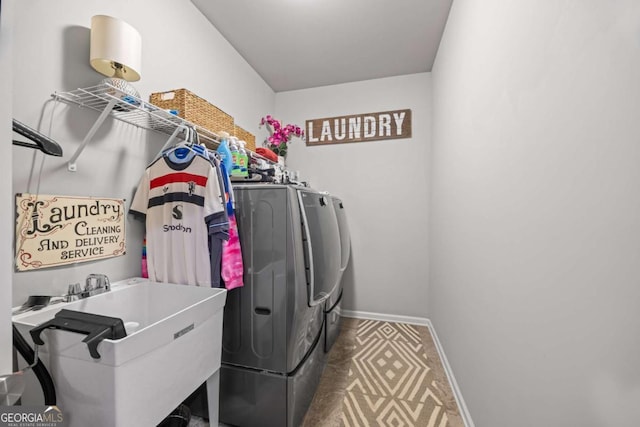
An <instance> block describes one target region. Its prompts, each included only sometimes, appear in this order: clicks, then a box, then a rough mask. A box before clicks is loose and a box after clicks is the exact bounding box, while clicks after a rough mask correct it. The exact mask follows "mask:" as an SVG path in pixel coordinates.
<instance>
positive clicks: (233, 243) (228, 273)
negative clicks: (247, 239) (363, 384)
mask: <svg viewBox="0 0 640 427" xmlns="http://www.w3.org/2000/svg"><path fill="white" fill-rule="evenodd" d="M243 271H244V266H243V263H242V249H241V247H240V235H239V234H238V224H237V222H236V216H235V214H231V215H229V240H226V241H223V242H222V271H221V275H222V280H224V287H225V288H227V290H231V289H235V288H239V287H241V286H244V283H243Z"/></svg>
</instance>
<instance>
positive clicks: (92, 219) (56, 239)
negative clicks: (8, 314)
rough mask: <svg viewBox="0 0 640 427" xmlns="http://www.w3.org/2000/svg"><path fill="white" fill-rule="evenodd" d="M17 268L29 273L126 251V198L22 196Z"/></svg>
mask: <svg viewBox="0 0 640 427" xmlns="http://www.w3.org/2000/svg"><path fill="white" fill-rule="evenodd" d="M16 211H17V222H16V246H15V247H16V269H17V270H18V271H29V270H35V269H39V268H47V267H57V266H60V265H65V264H73V263H77V262H84V261H93V260H97V259H102V258H110V257H115V256H119V255H123V254H124V253H125V247H126V244H125V233H124V223H125V221H124V214H125V211H124V200H122V199H103V198H94V197H71V196H49V195H42V194H27V193H22V194H17V195H16Z"/></svg>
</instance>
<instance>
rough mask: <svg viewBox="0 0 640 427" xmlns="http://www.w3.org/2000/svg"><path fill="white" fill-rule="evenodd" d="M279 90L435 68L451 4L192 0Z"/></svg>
mask: <svg viewBox="0 0 640 427" xmlns="http://www.w3.org/2000/svg"><path fill="white" fill-rule="evenodd" d="M191 1H192V2H193V3H194V4H195V5H196V7H197V8H198V9H200V11H202V13H203V14H204V15H205V16H206V17H207V19H208V20H209V21H210V22H211V23H212V24H213V25H214V26H215V27H216V28H217V29H218V31H220V33H222V35H223V36H224V37H225V38H226V39H227V40H228V41H229V43H231V45H232V46H233V47H234V48H235V49H236V50H237V51H238V52H239V53H240V55H242V56H243V57H244V59H245V60H246V61H247V62H248V63H249V64H250V65H251V66H252V67H253V68H254V69H255V70H256V72H257V73H258V74H260V76H261V77H262V78H263V79H264V80H265V81H266V82H267V84H268V85H269V86H271V88H272V89H273V90H274V91H275V92H283V91H288V90H296V89H306V88H311V87H317V86H326V85H333V84H339V83H347V82H354V81H360V80H369V79H375V78H381V77H391V76H398V75H403V74H413V73H420V72H426V71H431V67H432V66H433V61H434V58H435V55H436V52H437V50H438V45H439V44H440V38H441V37H442V31H443V29H444V26H445V23H446V20H447V16H448V14H449V8H450V7H451V2H452V0H395V1H393V0H258V1H256V0H191Z"/></svg>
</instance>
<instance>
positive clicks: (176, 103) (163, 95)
mask: <svg viewBox="0 0 640 427" xmlns="http://www.w3.org/2000/svg"><path fill="white" fill-rule="evenodd" d="M149 102H150V103H151V104H153V105H155V106H157V107H159V108H162V109H164V110H177V111H178V116H179V117H182V118H183V119H185V120H187V121H189V122H191V123H193V124H195V125H198V126H201V127H203V128H205V129H207V130H209V131H211V132H214V133H217V132H221V131H224V132H228V133H229V134H233V133H234V130H235V129H234V123H233V117H231V116H230V115H228V114H227V113H225V112H224V111H222V110H221V109H219V108H218V107H216V106H215V105H213V104H210V103H209V102H207V101H206V100H204V99H202V98H200V97H199V96H198V95H196V94H195V93H193V92H190V91H188V90H187V89H175V90H170V91H167V92H157V93H152V94H151V96H150V97H149Z"/></svg>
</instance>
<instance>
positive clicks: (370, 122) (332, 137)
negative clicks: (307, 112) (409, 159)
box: [306, 109, 411, 146]
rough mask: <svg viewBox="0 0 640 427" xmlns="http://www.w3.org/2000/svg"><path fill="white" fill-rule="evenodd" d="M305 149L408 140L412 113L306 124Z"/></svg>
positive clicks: (373, 114)
mask: <svg viewBox="0 0 640 427" xmlns="http://www.w3.org/2000/svg"><path fill="white" fill-rule="evenodd" d="M306 132H307V146H311V145H326V144H342V143H347V142H363V141H379V140H381V139H400V138H411V110H408V109H407V110H395V111H382V112H378V113H367V114H354V115H350V116H339V117H328V118H324V119H313V120H307V121H306Z"/></svg>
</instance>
